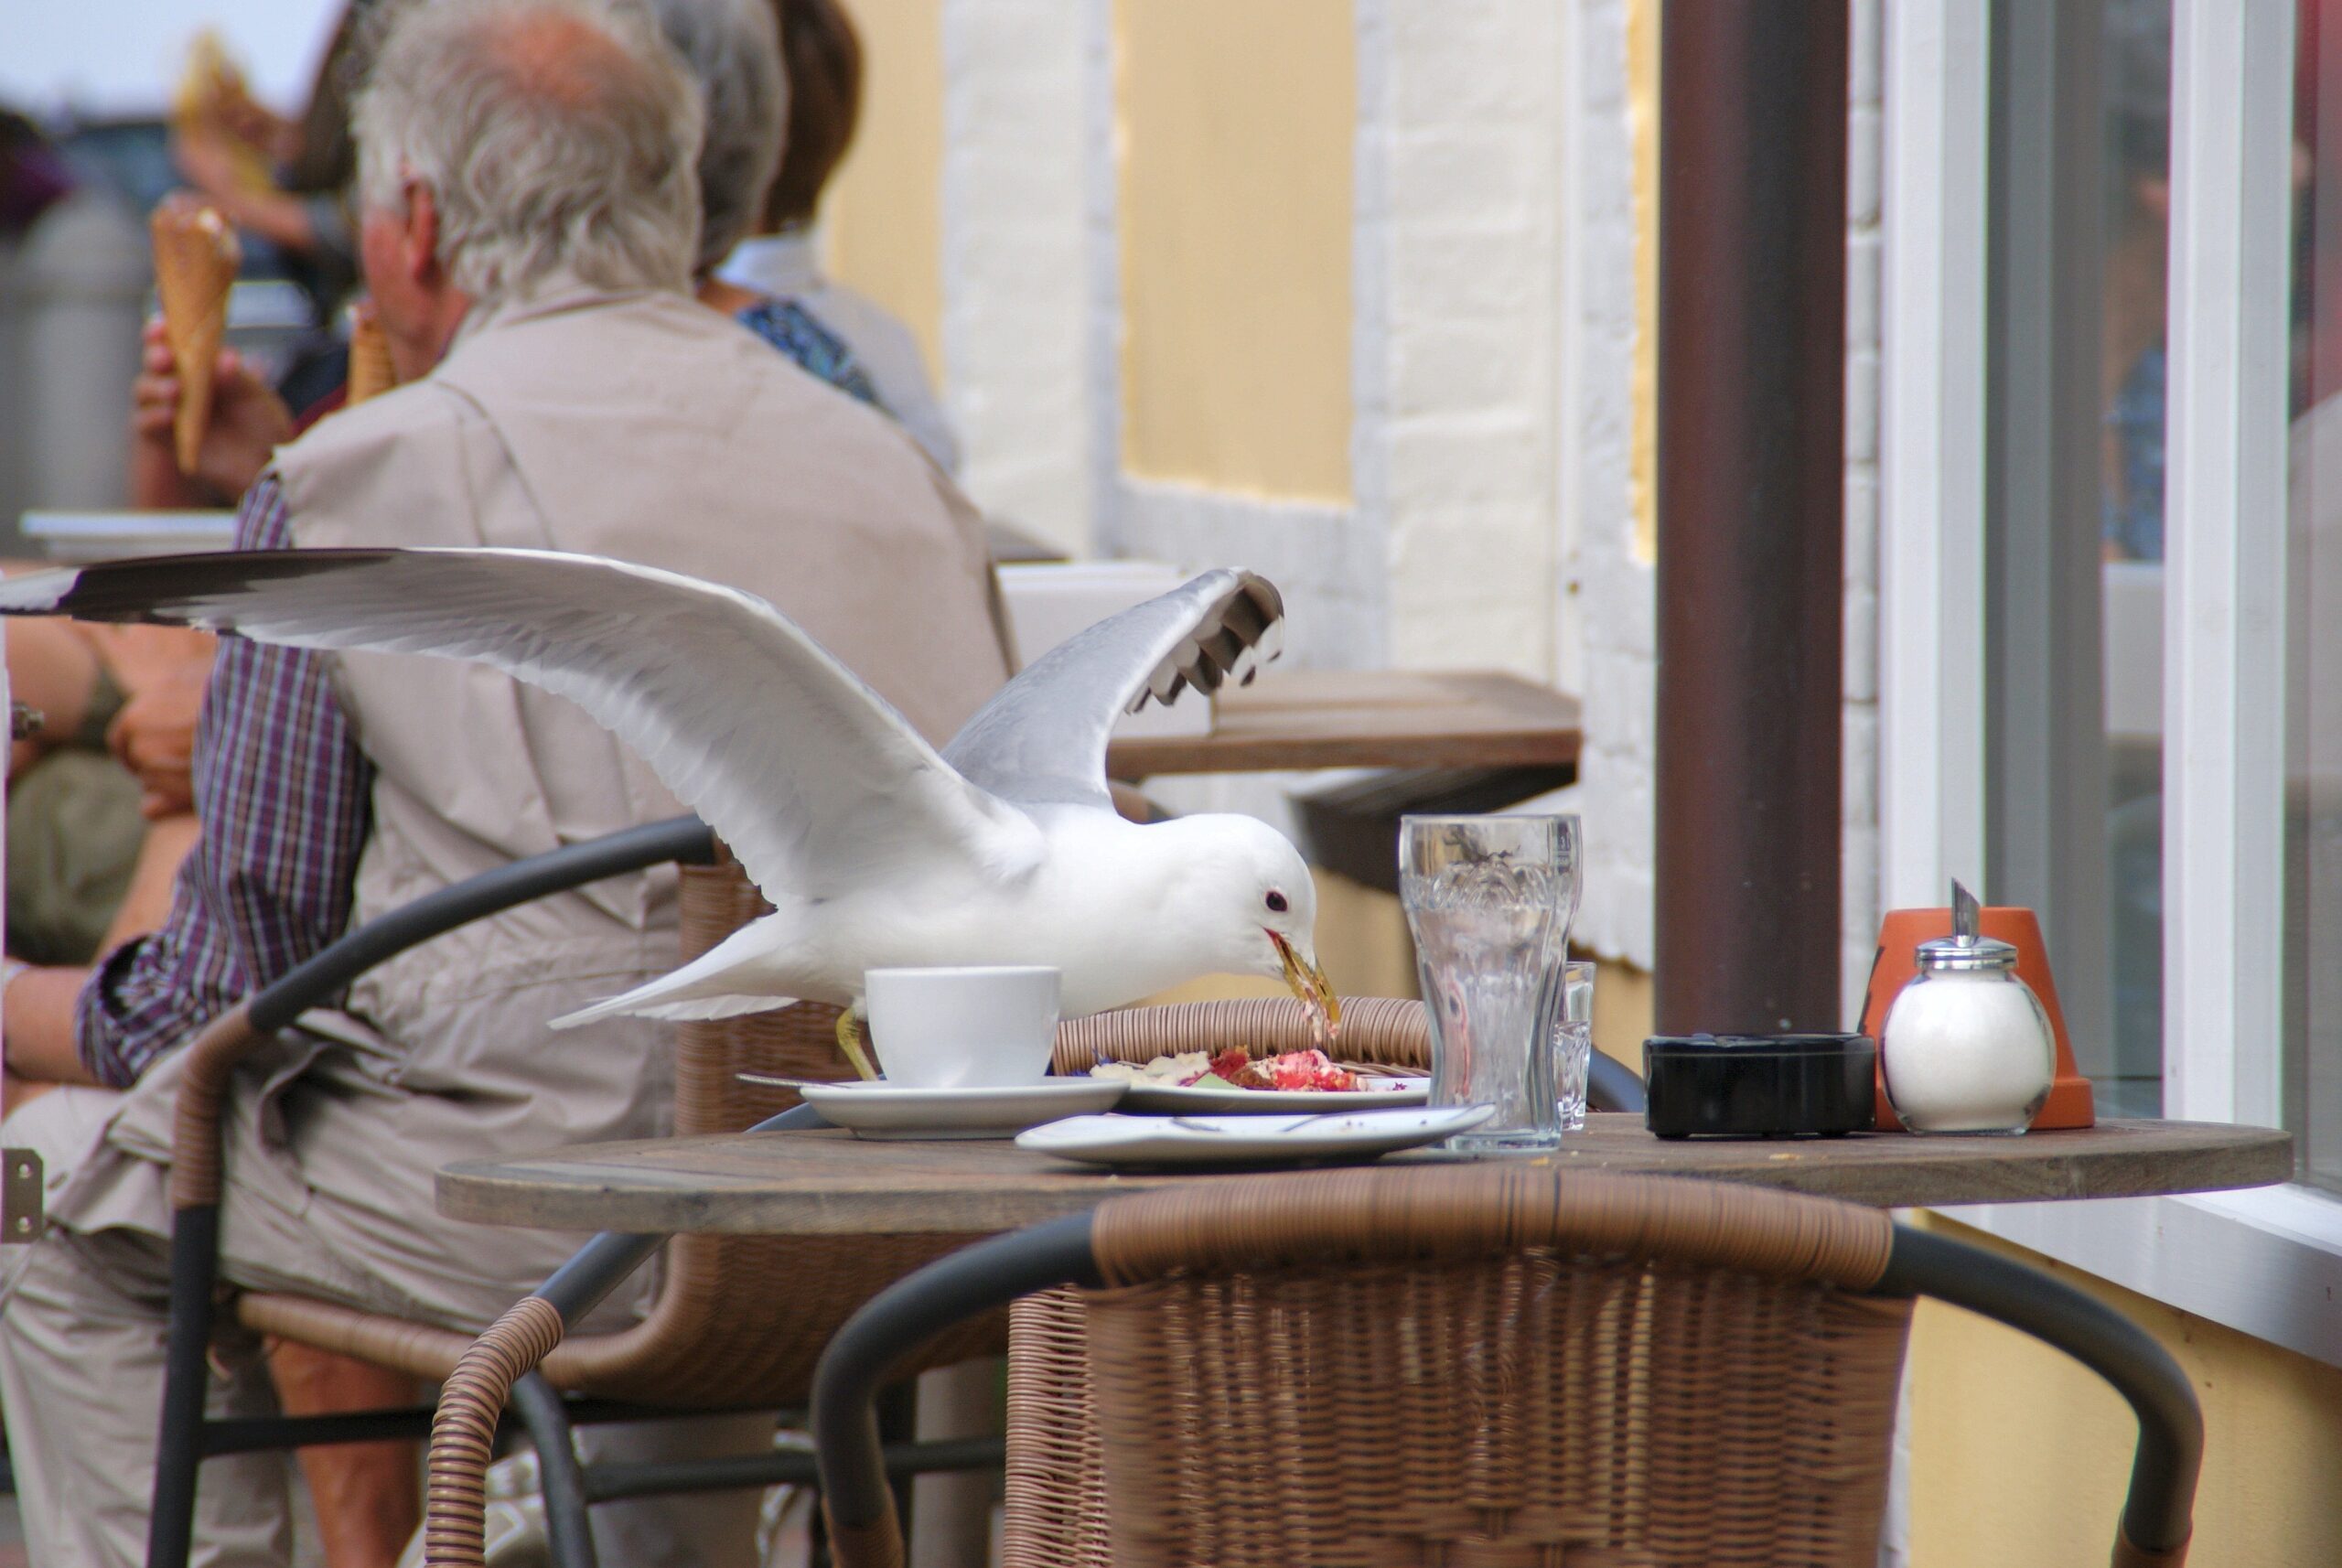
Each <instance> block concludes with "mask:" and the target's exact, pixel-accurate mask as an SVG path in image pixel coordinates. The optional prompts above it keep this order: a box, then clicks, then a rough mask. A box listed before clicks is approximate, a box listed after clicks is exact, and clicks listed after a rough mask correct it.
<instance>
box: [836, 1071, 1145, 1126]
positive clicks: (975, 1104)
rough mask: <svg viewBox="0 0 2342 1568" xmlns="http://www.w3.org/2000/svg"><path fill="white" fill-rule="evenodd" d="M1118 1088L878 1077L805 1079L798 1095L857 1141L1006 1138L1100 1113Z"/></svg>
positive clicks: (1051, 1081)
mask: <svg viewBox="0 0 2342 1568" xmlns="http://www.w3.org/2000/svg"><path fill="white" fill-rule="evenodd" d="M1124 1087H1125V1086H1123V1085H1121V1084H1118V1083H1116V1082H1114V1081H1113V1080H1112V1079H1102V1080H1101V1079H1091V1078H1045V1079H1038V1080H1037V1081H1036V1082H1033V1083H1016V1084H1008V1085H1005V1086H1002V1087H997V1088H979V1089H914V1088H912V1087H910V1086H909V1085H908V1084H900V1083H888V1082H887V1081H886V1079H872V1080H870V1081H868V1082H862V1081H859V1080H855V1079H848V1080H846V1081H845V1082H843V1083H809V1084H806V1085H804V1086H803V1087H802V1088H801V1089H800V1090H798V1092H799V1093H800V1094H802V1095H803V1096H804V1097H805V1103H806V1104H808V1105H811V1107H813V1109H814V1110H816V1111H819V1112H821V1113H822V1116H823V1117H825V1118H827V1119H828V1120H829V1121H831V1122H835V1123H836V1124H837V1125H839V1126H841V1127H846V1128H851V1129H852V1130H853V1132H854V1136H855V1137H857V1138H1007V1137H1013V1136H1015V1134H1016V1133H1021V1132H1023V1131H1024V1130H1025V1129H1026V1128H1027V1127H1033V1126H1037V1125H1039V1124H1040V1123H1041V1122H1054V1121H1057V1120H1058V1119H1060V1118H1062V1117H1067V1116H1073V1115H1078V1114H1079V1113H1080V1112H1088V1111H1105V1110H1108V1109H1110V1108H1112V1106H1113V1105H1114V1104H1115V1103H1116V1102H1117V1101H1120V1100H1121V1099H1122V1098H1123V1092H1124Z"/></svg>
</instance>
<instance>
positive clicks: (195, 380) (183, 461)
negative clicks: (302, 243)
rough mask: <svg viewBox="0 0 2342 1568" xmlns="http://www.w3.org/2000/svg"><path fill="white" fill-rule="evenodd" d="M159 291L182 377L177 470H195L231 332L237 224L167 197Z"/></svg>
mask: <svg viewBox="0 0 2342 1568" xmlns="http://www.w3.org/2000/svg"><path fill="white" fill-rule="evenodd" d="M151 227H152V229H153V231H154V240H155V291H156V293H157V294H159V295H161V296H162V300H163V335H164V336H165V337H166V338H168V339H169V341H170V345H171V359H172V360H173V362H174V363H175V364H176V366H177V372H178V379H179V409H178V417H177V420H176V421H175V422H174V424H173V425H172V435H174V436H175V437H177V447H178V461H179V470H180V472H182V473H193V472H194V471H195V455H196V452H197V450H198V449H199V448H200V447H201V446H202V445H203V432H204V427H205V426H206V425H208V424H209V423H210V420H211V378H212V374H213V371H214V369H215V367H216V366H217V365H218V363H219V360H220V340H221V339H222V338H225V337H226V336H227V332H228V290H229V288H230V286H231V285H233V284H234V283H235V281H236V266H237V263H238V262H239V261H240V260H241V252H240V251H239V249H238V247H237V244H236V231H234V230H233V229H231V228H230V227H228V224H227V221H226V220H224V219H222V218H221V217H220V214H219V213H218V212H217V211H215V210H213V209H211V208H209V207H203V206H199V205H197V204H194V203H185V202H175V201H167V202H165V203H163V204H162V205H161V206H159V207H157V208H156V209H155V216H154V219H153V220H152V223H151Z"/></svg>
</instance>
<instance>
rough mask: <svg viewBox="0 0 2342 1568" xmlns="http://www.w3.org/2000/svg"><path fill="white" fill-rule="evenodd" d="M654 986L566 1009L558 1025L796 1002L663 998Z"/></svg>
mask: <svg viewBox="0 0 2342 1568" xmlns="http://www.w3.org/2000/svg"><path fill="white" fill-rule="evenodd" d="M650 989H651V987H650V986H648V985H643V986H638V987H636V988H635V989H634V990H632V991H629V992H627V993H624V994H623V995H619V996H610V997H606V998H604V999H603V1000H602V1001H599V1002H596V1003H595V1004H593V1005H592V1006H590V1007H581V1008H579V1009H578V1010H577V1011H576V1012H575V1013H564V1014H563V1015H561V1016H560V1017H558V1018H555V1019H554V1020H553V1024H552V1027H553V1028H556V1029H575V1028H576V1027H577V1026H579V1025H581V1024H593V1023H598V1022H600V1021H601V1020H602V1019H604V1018H616V1017H628V1018H659V1019H663V1020H666V1021H669V1022H671V1023H681V1024H687V1023H693V1022H695V1021H697V1020H701V1019H706V1018H737V1017H739V1016H740V1015H742V1014H744V1013H770V1012H773V1011H775V1010H776V1009H778V1008H782V1007H788V1006H792V1005H794V1004H795V1003H796V1001H797V998H796V997H794V996H742V995H738V994H734V995H730V996H689V997H683V998H680V999H677V1000H671V1001H665V1002H661V1001H660V1000H658V999H657V998H656V997H653V996H649V995H646V994H645V993H647V992H649V991H650Z"/></svg>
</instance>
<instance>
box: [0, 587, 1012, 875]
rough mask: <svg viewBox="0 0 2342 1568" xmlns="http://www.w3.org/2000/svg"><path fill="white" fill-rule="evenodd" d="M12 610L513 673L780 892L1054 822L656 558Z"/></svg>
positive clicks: (781, 621) (788, 625)
mask: <svg viewBox="0 0 2342 1568" xmlns="http://www.w3.org/2000/svg"><path fill="white" fill-rule="evenodd" d="M0 614H9V615H65V616H72V617H75V618H80V619H84V620H144V621H159V622H163V623H167V624H171V625H179V626H194V627H202V628H207V629H209V630H214V631H224V632H234V633H238V634H240V635H242V636H244V637H249V638H251V639H253V640H255V641H260V642H274V643H285V644H289V645H291V646H294V647H298V648H317V649H371V650H382V651H390V652H406V653H430V654H436V655H439V656H441V657H443V658H449V659H462V660H472V661H474V662H477V663H481V664H487V665H490V666H493V667H494V668H496V669H498V670H500V671H504V672H505V673H506V674H509V675H510V676H512V677H514V678H515V679H516V680H521V681H525V682H529V683H530V684H532V685H535V686H541V687H543V688H544V689H545V690H546V691H549V692H553V693H558V694H560V695H562V696H564V697H567V698H569V699H571V700H572V701H574V702H575V703H577V704H578V705H579V706H581V707H583V708H584V709H585V711H586V712H587V713H588V714H592V715H593V717H594V718H596V720H598V721H599V722H600V723H601V724H603V725H606V726H607V728H609V729H610V730H611V731H613V732H614V733H616V734H617V735H618V737H619V738H620V739H622V740H624V741H626V742H627V743H628V745H630V746H633V747H634V748H635V749H636V750H637V751H638V752H639V753H640V754H641V756H642V758H643V760H644V761H645V762H647V763H649V764H650V768H651V769H652V770H653V771H654V772H656V773H657V774H658V775H659V777H660V779H662V780H663V781H664V782H665V783H666V785H667V787H668V788H669V789H672V790H673V791H674V792H675V794H676V795H677V796H678V797H679V798H680V799H681V800H683V802H684V803H685V804H687V805H689V806H690V807H691V808H692V809H693V811H697V812H698V813H699V814H700V816H701V818H702V819H703V820H704V821H705V822H706V823H707V824H708V826H709V827H711V828H713V829H714V831H715V832H717V833H718V834H719V835H721V836H722V837H723V839H724V840H725V843H728V844H730V845H731V847H732V851H733V853H734V854H736V855H737V856H738V857H739V859H740V864H741V866H742V867H743V868H744V869H745V870H746V871H747V874H748V875H749V876H750V878H751V879H753V880H754V881H755V883H756V884H757V886H758V887H759V888H761V889H762V890H763V891H764V892H765V894H766V896H767V897H772V898H774V899H776V901H778V900H779V899H780V898H782V897H788V896H792V895H793V896H799V897H822V896H823V895H825V894H827V893H829V892H831V891H832V890H833V889H835V888H839V887H842V886H852V885H854V884H856V883H858V882H862V881H864V880H865V879H866V878H868V877H870V876H873V875H880V876H883V875H885V874H886V872H888V871H890V870H893V869H896V868H898V867H903V866H908V865H913V864H919V863H926V864H930V865H931V864H934V863H935V862H936V861H937V860H939V859H943V860H944V861H945V863H946V864H950V863H951V860H952V859H956V860H957V862H958V863H959V864H961V865H972V866H975V867H979V868H992V869H1006V868H1008V867H1010V866H1013V865H1016V864H1018V863H1020V862H1022V861H1023V860H1024V859H1025V858H1026V856H1027V855H1029V854H1030V853H1031V841H1032V840H1033V838H1034V836H1035V834H1036V832H1037V830H1036V829H1035V828H1034V826H1033V824H1032V823H1031V822H1030V821H1029V819H1027V818H1026V817H1025V816H1024V815H1023V813H1021V812H1018V811H1014V810H1012V809H1010V808H1008V807H1007V806H1005V805H1004V804H1003V803H1002V802H1000V801H998V800H994V799H992V798H991V797H990V796H988V795H986V794H985V793H984V792H983V790H982V789H978V788H976V787H974V786H972V785H971V784H970V783H969V782H968V780H966V779H963V778H962V777H961V776H960V775H959V774H958V773H956V772H955V771H953V770H952V768H951V767H950V766H949V765H948V764H946V763H945V762H944V760H943V759H942V758H941V757H939V756H937V755H936V753H935V750H934V748H933V747H932V746H929V745H928V743H927V742H926V741H925V740H923V739H922V738H920V736H919V734H918V732H917V731H915V730H913V729H912V728H911V726H910V725H908V723H907V722H905V720H904V719H903V717H902V715H901V714H897V712H896V711H895V710H894V709H893V708H892V707H891V706H889V705H888V703H886V699H885V698H883V697H881V696H879V695H878V693H876V692H874V691H872V690H871V689H870V687H869V686H868V685H867V684H865V682H863V681H862V680H861V678H860V677H858V676H856V675H855V674H854V672H853V671H850V670H848V669H847V668H846V667H845V666H844V665H843V664H841V663H839V662H838V661H837V660H835V659H833V657H831V656H830V654H829V653H828V652H827V651H826V650H823V649H822V647H821V645H820V644H818V643H816V642H815V641H814V640H813V639H811V637H808V636H807V635H806V634H805V633H804V632H803V631H802V630H801V629H800V628H798V627H797V626H796V625H795V624H793V623H792V622H790V620H789V619H788V618H786V617H784V616H782V615H781V614H780V613H779V611H777V610H775V609H774V608H773V607H771V606H770V605H768V604H767V603H765V601H763V600H762V599H759V598H757V597H755V596H752V595H749V594H744V593H741V592H739V591H737V590H736V589H732V588H726V587H722V586H719V585H715V584H713V583H708V582H704V581H701V580H700V579H698V578H695V577H687V576H684V575H681V574H679V573H673V572H664V571H660V570H658V569H656V568H653V567H649V566H638V565H632V564H627V563H623V562H618V561H611V560H607V559H604V558H601V557H598V556H591V555H571V554H562V553H553V552H550V551H537V550H289V551H249V552H231V553H221V554H212V555H191V556H171V557H161V558H154V559H147V560H135V561H122V562H113V563H108V564H101V565H95V566H85V567H81V568H80V569H78V570H73V571H57V572H44V573H39V574H36V575H27V576H19V577H12V578H8V579H6V580H5V582H0Z"/></svg>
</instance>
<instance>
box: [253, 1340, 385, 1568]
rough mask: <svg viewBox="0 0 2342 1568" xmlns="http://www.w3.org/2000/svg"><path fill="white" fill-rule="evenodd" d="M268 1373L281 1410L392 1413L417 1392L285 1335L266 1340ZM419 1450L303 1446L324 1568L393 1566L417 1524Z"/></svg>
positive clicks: (358, 1445) (362, 1445)
mask: <svg viewBox="0 0 2342 1568" xmlns="http://www.w3.org/2000/svg"><path fill="white" fill-rule="evenodd" d="M268 1371H269V1376H270V1377H271V1379H273V1380H274V1382H275V1384H276V1398H277V1402H279V1403H280V1404H282V1405H283V1406H284V1407H285V1413H286V1414H287V1415H326V1414H333V1413H338V1412H347V1411H361V1410H395V1409H398V1408H400V1407H402V1406H405V1405H412V1404H414V1402H416V1401H417V1400H418V1399H420V1398H421V1397H422V1390H421V1388H420V1387H419V1386H418V1385H417V1384H416V1382H415V1380H414V1379H413V1378H410V1377H408V1376H407V1375H406V1374H405V1373H403V1372H393V1371H389V1370H386V1369H383V1368H381V1367H376V1366H373V1365H371V1364H370V1363H368V1362H365V1361H360V1360H355V1359H351V1358H349V1357H348V1356H339V1355H336V1354H335V1353H333V1352H332V1351H330V1350H319V1349H316V1348H312V1347H310V1346H307V1345H298V1344H295V1343H294V1342H293V1341H292V1340H289V1339H271V1340H270V1341H269V1342H268ZM422 1449H423V1445H422V1444H419V1443H413V1442H389V1443H342V1444H333V1445H332V1446H330V1447H324V1448H304V1449H302V1450H301V1472H302V1474H303V1475H305V1476H306V1477H308V1481H309V1496H310V1498H312V1499H313V1500H314V1501H315V1502H316V1504H317V1534H318V1536H319V1537H320V1541H319V1544H320V1545H322V1546H323V1547H324V1549H325V1560H326V1563H327V1565H328V1568H396V1564H397V1563H398V1560H399V1554H400V1553H401V1552H404V1551H405V1550H406V1543H407V1541H409V1540H410V1539H411V1538H412V1537H413V1536H414V1531H415V1527H416V1526H418V1525H420V1524H421V1523H422V1522H423V1493H422V1481H421V1479H420V1470H419V1465H420V1462H421V1458H422Z"/></svg>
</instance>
